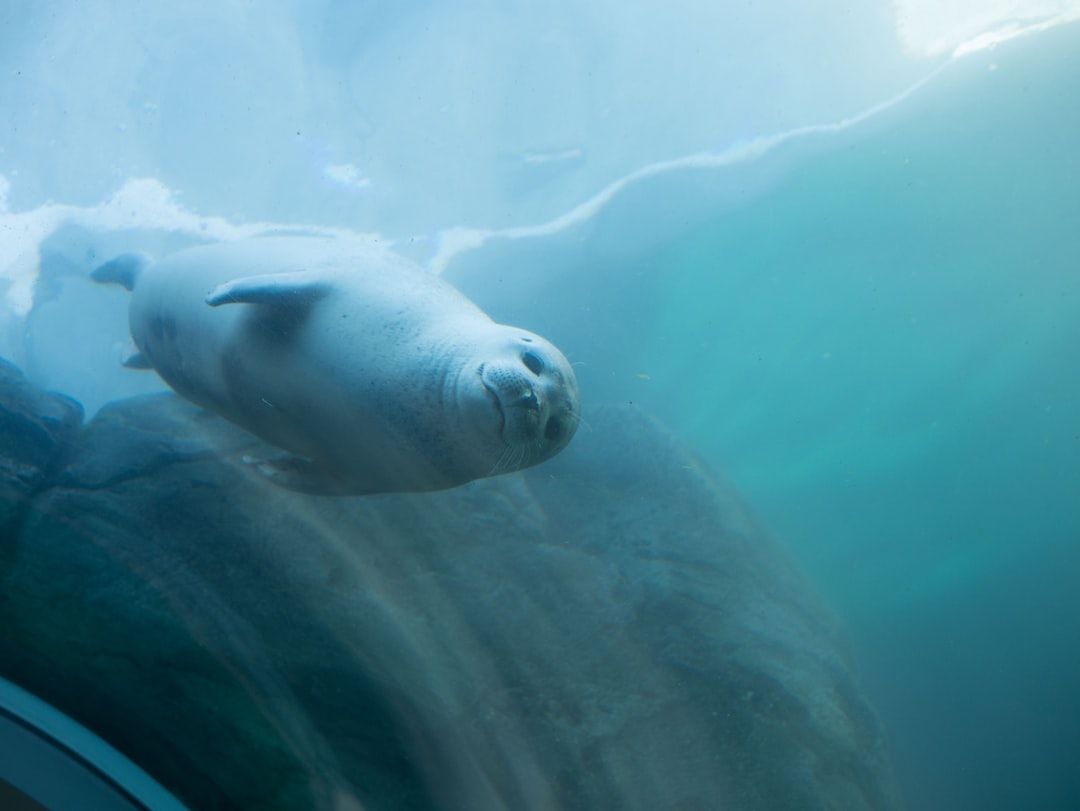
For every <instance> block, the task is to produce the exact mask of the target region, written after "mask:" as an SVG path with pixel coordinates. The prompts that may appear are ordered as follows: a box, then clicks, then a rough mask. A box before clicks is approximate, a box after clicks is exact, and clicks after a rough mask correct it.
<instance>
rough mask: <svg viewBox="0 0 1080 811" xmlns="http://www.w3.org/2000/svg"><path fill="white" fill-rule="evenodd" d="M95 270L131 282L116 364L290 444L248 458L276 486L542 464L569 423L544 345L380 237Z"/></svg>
mask: <svg viewBox="0 0 1080 811" xmlns="http://www.w3.org/2000/svg"><path fill="white" fill-rule="evenodd" d="M93 276H94V278H95V279H96V280H98V281H101V282H117V283H120V284H123V285H124V286H125V287H128V289H130V290H132V300H131V308H130V326H131V335H132V339H133V340H134V343H135V345H136V347H137V348H138V353H139V354H138V355H137V356H135V357H134V359H133V362H131V363H129V365H135V366H144V367H152V368H153V369H155V370H156V371H157V372H158V374H159V375H161V377H162V378H163V379H164V380H165V382H166V383H168V384H169V385H170V386H171V387H172V388H173V389H175V390H176V392H177V393H179V394H181V395H182V396H184V397H186V398H187V399H189V400H191V401H193V402H195V403H197V404H199V405H201V406H203V407H205V408H207V409H210V410H212V411H215V412H217V413H218V414H220V415H222V416H223V417H225V418H226V419H228V420H231V421H232V422H234V423H236V424H237V425H239V426H241V427H243V428H245V429H247V430H248V431H250V432H251V433H253V434H255V435H256V436H258V437H260V438H262V439H264V440H266V441H267V442H269V443H271V444H273V445H276V446H277V447H279V448H282V449H284V450H285V451H288V454H285V455H283V456H280V457H274V458H269V459H264V460H260V461H259V463H258V467H259V470H260V471H261V472H262V473H263V474H264V475H266V476H267V477H269V478H270V479H272V480H274V481H275V482H277V483H278V484H281V485H282V486H285V487H288V488H290V489H295V490H301V491H304V492H312V493H320V494H328V495H360V494H369V493H383V492H395V491H424V490H440V489H443V488H447V487H453V486H455V485H458V484H462V483H464V482H467V481H471V480H473V479H477V478H481V477H484V476H489V475H492V474H495V473H504V472H509V471H512V470H519V469H521V468H524V467H528V466H530V465H534V464H536V463H538V462H542V461H544V460H545V459H548V458H550V457H551V456H553V455H554V454H556V453H558V452H559V451H560V450H562V448H564V447H565V446H566V444H567V442H569V441H570V438H571V437H572V436H573V434H574V431H575V429H576V427H577V423H578V415H579V411H578V408H579V405H578V395H577V383H576V381H575V379H574V373H573V371H572V369H571V368H570V365H569V363H568V362H567V361H566V358H565V357H564V356H563V355H562V354H561V353H560V352H559V351H558V350H557V349H556V348H555V347H554V346H552V345H551V344H550V343H548V342H547V341H545V340H544V339H543V338H541V337H540V336H538V335H534V334H532V333H530V332H527V331H525V330H521V329H517V328H514V327H508V326H504V325H501V324H496V323H495V322H494V321H492V320H491V319H490V318H489V317H488V316H487V315H486V314H485V313H484V312H483V311H482V310H480V309H479V308H478V307H476V305H474V304H473V303H472V302H471V301H469V300H468V299H467V298H465V297H464V296H463V295H462V294H461V293H459V292H458V291H457V290H455V289H454V288H453V287H451V286H450V285H448V284H447V283H445V282H443V281H442V280H440V279H439V278H437V277H435V276H433V275H431V274H428V273H426V272H425V271H424V270H422V269H421V268H419V267H416V266H414V265H412V264H411V263H409V262H407V261H406V260H404V259H402V258H401V257H399V256H397V255H395V254H393V253H390V252H389V251H386V250H382V249H378V248H373V247H370V246H365V245H360V244H357V243H353V242H348V241H345V240H335V239H324V238H317V237H264V238H257V239H251V240H246V241H242V242H234V243H221V244H214V245H206V246H202V247H197V248H191V249H188V250H184V251H180V252H178V253H176V254H173V255H172V256H169V257H167V258H166V259H164V260H163V261H161V262H158V263H150V262H148V261H147V260H145V259H143V258H141V257H135V256H131V255H125V256H123V257H118V258H117V259H115V260H113V261H112V262H109V263H107V264H105V265H103V266H102V267H100V268H98V269H97V270H96V271H94V274H93Z"/></svg>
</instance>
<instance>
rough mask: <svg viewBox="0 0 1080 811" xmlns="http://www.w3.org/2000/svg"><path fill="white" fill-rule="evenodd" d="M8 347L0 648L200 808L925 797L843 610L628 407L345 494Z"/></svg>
mask: <svg viewBox="0 0 1080 811" xmlns="http://www.w3.org/2000/svg"><path fill="white" fill-rule="evenodd" d="M2 372H3V374H2V376H0V437H2V438H3V442H4V444H3V445H2V446H0V471H2V473H3V479H2V481H0V517H3V518H4V521H5V523H4V526H5V527H6V528H5V529H4V530H3V533H4V534H3V536H2V545H0V564H2V567H3V568H2V571H0V581H2V582H0V589H2V591H0V595H2V596H0V675H3V676H5V677H7V678H9V679H11V680H13V681H15V682H17V683H19V684H21V685H23V686H24V687H27V688H28V689H31V690H33V691H34V692H37V693H38V694H39V695H41V696H42V697H44V698H46V699H47V700H49V701H51V702H53V703H54V704H56V705H57V706H59V707H60V708H61V709H63V710H65V711H66V712H68V713H69V714H71V715H73V716H74V717H76V718H77V719H79V720H80V721H82V722H83V723H84V724H86V725H87V726H89V727H91V728H92V729H94V730H95V731H97V732H98V733H99V734H101V735H102V736H103V737H105V738H106V739H108V740H109V741H111V742H112V743H113V744H114V745H115V746H117V747H118V748H119V749H121V750H122V751H124V752H126V753H128V754H129V755H130V756H131V757H133V758H134V759H135V760H137V761H138V762H139V763H140V764H141V765H143V767H144V768H146V769H147V770H148V771H150V772H151V773H152V774H154V775H155V776H156V777H157V778H158V779H159V780H160V781H162V782H163V783H164V784H165V785H167V786H168V787H169V788H171V789H172V790H173V791H175V792H176V794H177V795H178V796H180V797H181V798H182V799H183V800H185V801H186V802H187V803H189V804H190V805H191V806H192V807H193V808H199V809H215V808H253V809H254V808H258V809H295V808H328V809H330V808H332V809H355V808H363V809H369V811H378V810H379V809H390V810H392V811H396V810H397V809H440V810H441V809H446V810H447V811H449V810H450V809H469V811H474V810H475V811H484V810H485V809H515V810H517V809H588V810H589V811H593V810H594V809H637V808H640V809H649V810H650V811H656V810H657V809H672V811H674V810H675V809H678V810H679V811H694V810H695V809H732V811H749V810H750V809H761V810H762V811H766V810H767V811H786V810H787V809H791V811H795V809H798V811H812V810H813V809H829V810H830V811H846V810H847V809H851V810H852V811H855V810H856V809H875V811H889V809H897V808H899V807H900V803H899V800H898V798H897V794H896V790H895V788H894V783H893V778H892V775H891V770H890V766H889V764H888V760H887V755H886V752H885V747H884V742H883V737H882V731H881V728H880V725H879V723H878V721H877V719H876V717H875V715H874V712H873V710H872V709H871V707H870V706H869V705H868V704H867V702H866V700H865V698H864V697H863V696H862V695H861V693H860V691H859V686H858V683H857V680H856V678H855V675H854V674H853V670H852V665H851V662H850V660H849V658H848V656H847V654H846V653H845V649H844V643H843V638H842V635H841V633H840V632H839V630H838V628H837V626H836V623H835V621H834V620H833V619H832V617H831V616H830V615H829V613H828V612H827V611H826V610H825V609H823V608H822V606H821V605H819V603H818V602H817V601H816V599H815V598H814V596H813V594H812V591H811V589H810V588H809V587H808V586H807V584H806V583H805V582H804V581H803V579H802V578H801V577H800V576H799V574H798V573H797V572H796V571H795V570H794V569H793V567H792V566H791V564H790V562H789V561H788V558H787V556H786V554H785V553H784V551H783V550H782V548H781V547H779V546H778V544H777V543H776V542H774V541H773V540H772V539H771V538H770V537H769V535H768V533H767V532H766V531H764V530H763V529H762V528H761V527H760V526H758V525H757V524H756V523H755V521H754V520H753V518H752V517H751V515H750V514H749V513H748V512H747V511H746V509H745V508H744V507H743V506H741V504H740V502H739V499H738V497H737V495H736V493H735V492H734V490H733V489H732V488H731V487H730V485H728V484H727V483H726V482H725V481H724V480H723V479H722V477H720V476H718V475H717V474H716V473H714V472H712V471H709V470H708V469H707V468H706V467H705V466H704V465H703V464H702V463H701V462H700V461H699V460H698V459H696V458H695V457H694V456H693V455H692V454H690V453H689V452H687V450H686V449H684V448H682V447H680V446H679V445H678V443H677V442H675V441H674V440H673V439H672V438H671V437H670V436H669V435H668V434H667V433H666V432H665V431H664V430H663V429H662V428H660V427H659V426H657V425H655V424H654V423H652V422H651V421H650V420H648V419H646V418H644V417H642V416H641V415H640V414H638V413H636V412H635V411H634V410H633V409H632V408H625V409H614V408H613V409H595V410H593V412H592V413H590V414H587V415H586V416H587V418H588V421H589V424H590V425H591V428H590V429H583V430H582V431H580V432H579V435H578V437H576V438H575V440H574V442H573V443H572V445H571V447H570V449H569V450H568V451H566V452H565V453H564V454H562V455H561V456H560V457H559V458H557V459H556V460H554V461H552V462H550V463H548V464H546V465H543V466H540V467H538V468H535V469H533V470H530V471H527V472H525V473H523V474H515V475H513V476H506V477H500V478H497V479H492V480H488V481H482V482H476V483H474V484H471V485H468V486H466V487H463V488H458V489H456V490H452V491H448V492H445V493H435V494H423V495H388V496H376V497H368V498H357V499H322V498H316V497H309V496H302V495H296V494H292V493H287V492H283V491H281V490H279V489H276V488H275V487H273V486H272V485H269V484H267V483H265V482H264V481H262V480H261V479H260V478H259V477H258V475H257V474H255V473H254V472H253V471H252V470H251V469H250V468H249V467H247V466H245V465H244V464H243V463H242V461H241V457H242V455H243V453H244V451H245V450H247V449H248V448H249V446H250V445H251V440H250V439H249V438H248V437H247V435H246V434H244V433H242V432H240V431H239V430H237V429H234V428H232V427H231V426H229V425H228V424H226V423H224V422H222V421H220V420H218V419H216V418H213V417H211V416H209V415H207V414H205V413H203V412H200V411H198V410H197V409H195V408H193V407H191V406H189V405H187V404H186V403H184V402H183V401H181V400H179V399H177V398H175V397H173V396H171V395H157V396H149V397H142V398H135V399H131V400H126V401H121V402H117V403H114V404H111V405H110V406H108V407H106V408H105V409H103V410H102V411H101V412H100V413H99V414H98V416H97V417H96V418H95V419H94V420H93V421H91V422H90V424H89V425H87V426H86V427H84V428H79V427H78V412H77V411H76V410H75V408H74V406H73V404H72V403H71V402H70V401H68V400H65V399H63V398H59V397H55V396H51V395H47V394H45V393H42V392H40V391H37V390H34V389H33V388H32V387H31V386H29V385H27V384H26V382H25V381H24V380H22V378H21V376H20V375H18V373H17V371H16V370H14V369H11V368H4V369H3V370H2Z"/></svg>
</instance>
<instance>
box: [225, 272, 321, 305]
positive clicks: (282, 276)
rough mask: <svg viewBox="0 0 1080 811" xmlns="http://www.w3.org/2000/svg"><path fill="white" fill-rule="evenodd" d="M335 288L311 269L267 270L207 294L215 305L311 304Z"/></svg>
mask: <svg viewBox="0 0 1080 811" xmlns="http://www.w3.org/2000/svg"><path fill="white" fill-rule="evenodd" d="M331 288H332V285H331V284H330V283H329V282H327V281H326V280H325V279H323V278H321V277H320V276H319V275H318V274H316V273H312V272H310V271H304V270H301V271H298V272H295V273H267V274H265V275H262V276H244V277H242V278H239V279H233V280H232V281H229V282H225V284H219V285H218V286H217V287H215V288H214V289H213V290H212V291H211V292H210V295H209V296H207V297H206V303H207V304H209V305H210V306H211V307H220V306H221V305H222V304H275V305H284V306H288V307H293V306H296V305H310V304H313V303H315V302H316V301H318V300H319V299H321V298H322V297H323V296H325V295H326V294H327V293H329V292H330V290H331Z"/></svg>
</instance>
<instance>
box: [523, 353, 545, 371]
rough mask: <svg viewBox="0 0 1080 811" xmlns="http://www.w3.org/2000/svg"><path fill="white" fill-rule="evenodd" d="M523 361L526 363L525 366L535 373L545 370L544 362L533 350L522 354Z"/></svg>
mask: <svg viewBox="0 0 1080 811" xmlns="http://www.w3.org/2000/svg"><path fill="white" fill-rule="evenodd" d="M521 362H522V363H524V364H525V368H526V369H528V370H529V371H530V372H532V373H533V374H534V375H538V374H540V373H541V372H542V371H544V362H543V361H542V360H540V358H538V357H536V355H534V354H533V353H532V352H526V353H525V354H524V355H522V356H521Z"/></svg>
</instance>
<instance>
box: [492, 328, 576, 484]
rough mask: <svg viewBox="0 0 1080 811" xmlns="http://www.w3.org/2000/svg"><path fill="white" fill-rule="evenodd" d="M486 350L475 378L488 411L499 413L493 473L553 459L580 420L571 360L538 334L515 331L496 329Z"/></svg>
mask: <svg viewBox="0 0 1080 811" xmlns="http://www.w3.org/2000/svg"><path fill="white" fill-rule="evenodd" d="M485 343H486V342H485ZM486 348H487V352H486V357H484V359H483V360H482V362H481V363H480V364H479V366H478V367H477V368H476V372H475V374H476V376H477V378H476V379H477V380H478V381H479V383H480V384H481V385H482V386H483V391H484V392H485V398H486V400H487V403H488V405H487V406H486V407H487V408H490V409H494V412H495V414H496V415H497V424H496V428H497V432H498V437H497V446H498V447H499V449H500V450H499V453H498V458H496V459H495V460H494V465H493V470H492V471H491V472H492V473H507V472H510V471H513V470H521V469H522V468H526V467H529V466H531V465H535V464H538V463H539V462H543V461H544V460H546V459H550V458H551V457H552V456H554V455H555V454H557V453H558V452H559V451H561V450H562V449H563V448H565V447H566V445H567V443H569V442H570V439H571V437H573V436H574V432H575V431H576V430H577V426H578V422H579V421H580V418H581V417H580V414H581V412H580V402H579V400H578V388H577V379H576V378H575V377H574V370H573V369H571V368H570V363H569V361H567V359H566V357H565V356H564V355H563V354H562V352H560V351H559V350H558V349H556V348H555V347H554V346H552V345H551V343H549V342H548V341H546V340H544V339H543V338H541V337H540V336H539V335H535V334H533V333H531V332H527V331H526V330H523V329H517V328H515V327H506V326H498V327H497V337H495V340H494V341H492V342H491V343H489V344H487V347H486Z"/></svg>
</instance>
